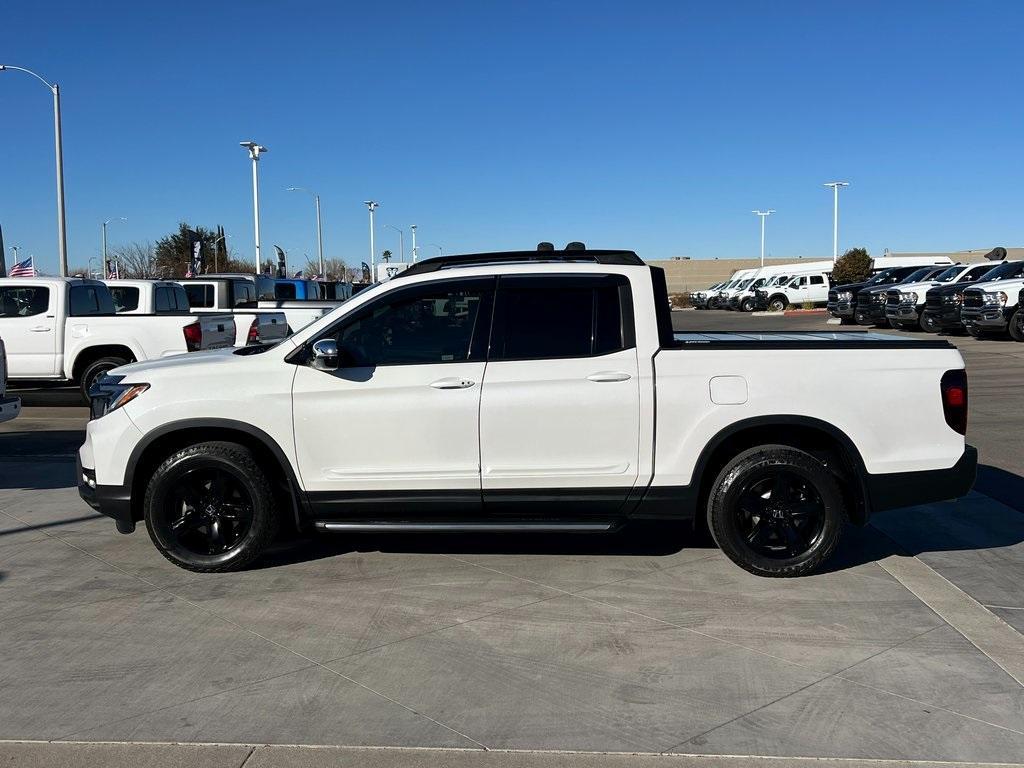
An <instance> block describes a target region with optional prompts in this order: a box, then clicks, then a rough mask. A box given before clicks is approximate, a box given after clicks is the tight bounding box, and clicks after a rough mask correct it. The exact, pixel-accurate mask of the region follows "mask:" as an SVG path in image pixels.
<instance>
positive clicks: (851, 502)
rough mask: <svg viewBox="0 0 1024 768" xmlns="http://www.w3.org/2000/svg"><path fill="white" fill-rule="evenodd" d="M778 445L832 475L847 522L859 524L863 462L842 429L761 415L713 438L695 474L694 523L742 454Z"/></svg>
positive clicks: (863, 510) (863, 517)
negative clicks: (724, 472)
mask: <svg viewBox="0 0 1024 768" xmlns="http://www.w3.org/2000/svg"><path fill="white" fill-rule="evenodd" d="M768 445H774V446H778V445H783V446H788V447H791V448H796V449H798V450H801V451H804V452H806V453H809V454H810V455H811V456H814V457H815V458H816V459H818V461H820V462H822V464H824V465H825V466H826V467H827V468H828V470H829V471H830V472H831V473H832V474H833V475H835V477H836V479H837V481H838V483H839V485H840V487H841V488H842V490H843V493H844V495H845V497H846V510H847V514H848V516H849V519H850V521H851V522H853V523H855V524H857V525H863V524H864V523H865V522H867V518H868V514H869V511H870V510H869V509H868V505H867V493H866V490H865V487H864V474H865V472H866V470H865V468H864V462H863V459H861V456H860V453H859V452H858V451H857V448H856V446H854V444H853V441H851V440H850V438H849V437H847V436H846V434H845V433H843V432H842V431H841V430H839V429H837V428H836V427H834V426H832V425H831V424H828V423H827V422H824V421H821V420H819V419H814V418H811V417H806V416H766V417H755V418H752V419H744V420H743V421H739V422H737V423H735V424H733V425H731V426H729V427H727V428H726V429H724V430H722V431H721V432H719V433H718V434H717V435H715V437H714V438H712V439H711V440H710V441H709V442H708V444H707V446H705V448H704V451H703V452H702V453H701V455H700V457H699V458H698V459H697V465H696V469H695V472H694V480H695V482H696V483H697V508H696V515H695V516H694V520H695V522H698V521H701V520H703V519H704V510H705V509H706V507H707V504H708V498H709V496H710V493H711V489H712V486H713V485H714V482H715V479H716V478H717V477H718V474H719V472H721V471H722V469H723V468H724V467H725V466H726V465H727V464H728V463H729V462H730V461H732V460H733V459H734V458H735V457H737V456H739V455H740V454H741V453H743V452H744V451H747V450H749V449H751V448H756V447H759V446H768Z"/></svg>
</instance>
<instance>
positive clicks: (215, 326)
mask: <svg viewBox="0 0 1024 768" xmlns="http://www.w3.org/2000/svg"><path fill="white" fill-rule="evenodd" d="M195 317H196V318H197V322H198V323H199V325H200V327H201V328H202V331H203V335H202V338H201V340H200V342H199V349H200V350H202V349H222V348H223V347H233V346H235V319H234V318H233V317H232V316H231V315H206V314H199V315H195Z"/></svg>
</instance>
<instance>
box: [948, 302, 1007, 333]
mask: <svg viewBox="0 0 1024 768" xmlns="http://www.w3.org/2000/svg"><path fill="white" fill-rule="evenodd" d="M960 322H962V323H963V324H964V325H965V326H973V327H976V328H987V329H991V330H997V331H1005V330H1006V328H1007V326H1008V325H1009V324H1010V318H1009V316H1008V315H1007V312H1006V310H1005V309H1004V308H1003V307H999V306H992V307H979V308H975V307H971V308H970V309H967V308H965V309H963V310H962V311H961V312H960Z"/></svg>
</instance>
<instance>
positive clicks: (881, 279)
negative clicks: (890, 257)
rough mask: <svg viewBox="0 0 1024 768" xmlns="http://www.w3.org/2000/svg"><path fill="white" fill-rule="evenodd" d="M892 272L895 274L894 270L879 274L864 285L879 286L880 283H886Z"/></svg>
mask: <svg viewBox="0 0 1024 768" xmlns="http://www.w3.org/2000/svg"><path fill="white" fill-rule="evenodd" d="M892 272H893V270H891V269H885V270H882V271H881V272H879V273H878V274H877V275H875V276H874V277H872V278H871V279H870V280H868V281H867V282H866V283H864V284H865V285H878V284H879V283H881V282H884V281H885V279H886V278H887V277H889V275H891V274H892Z"/></svg>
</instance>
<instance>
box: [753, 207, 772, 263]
mask: <svg viewBox="0 0 1024 768" xmlns="http://www.w3.org/2000/svg"><path fill="white" fill-rule="evenodd" d="M751 213H754V214H756V215H758V216H760V217H761V268H762V269H763V268H764V220H765V219H767V218H768V217H769V216H771V215H772V214H773V213H775V209H774V208H771V209H769V210H767V211H751Z"/></svg>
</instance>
